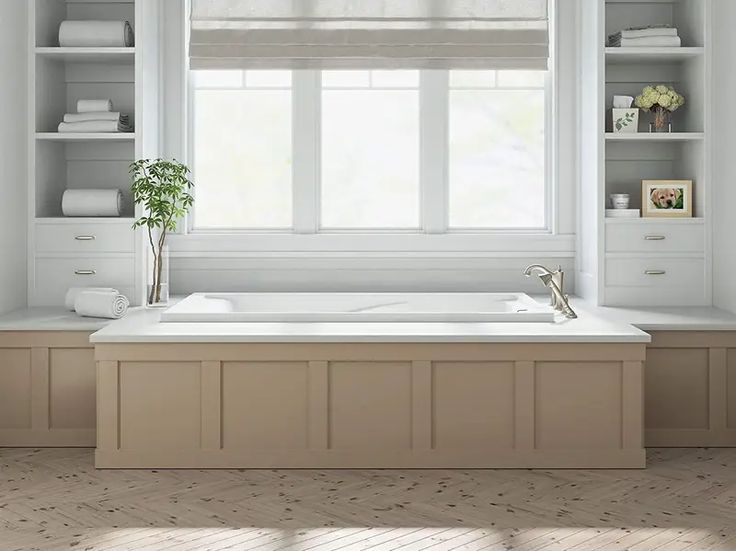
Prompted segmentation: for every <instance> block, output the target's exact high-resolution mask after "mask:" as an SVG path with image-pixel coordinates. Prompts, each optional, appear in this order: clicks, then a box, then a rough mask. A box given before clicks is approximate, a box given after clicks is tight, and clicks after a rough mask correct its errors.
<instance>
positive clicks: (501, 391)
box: [433, 362, 514, 450]
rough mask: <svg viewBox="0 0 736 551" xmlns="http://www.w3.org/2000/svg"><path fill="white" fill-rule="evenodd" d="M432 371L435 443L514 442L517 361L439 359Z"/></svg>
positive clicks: (478, 445) (459, 446)
mask: <svg viewBox="0 0 736 551" xmlns="http://www.w3.org/2000/svg"><path fill="white" fill-rule="evenodd" d="M433 375H434V379H433V384H434V392H433V395H434V409H433V420H434V437H433V440H434V446H433V447H434V448H436V449H440V450H442V449H468V448H478V449H480V448H498V449H510V448H513V446H514V364H513V362H436V363H435V364H434V365H433Z"/></svg>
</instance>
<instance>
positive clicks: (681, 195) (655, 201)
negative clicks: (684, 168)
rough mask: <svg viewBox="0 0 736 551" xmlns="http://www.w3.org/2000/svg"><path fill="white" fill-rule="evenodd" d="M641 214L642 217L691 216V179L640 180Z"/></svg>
mask: <svg viewBox="0 0 736 551" xmlns="http://www.w3.org/2000/svg"><path fill="white" fill-rule="evenodd" d="M641 206H642V209H641V215H642V217H644V218H647V217H649V218H691V217H692V215H693V181H692V180H642V182H641Z"/></svg>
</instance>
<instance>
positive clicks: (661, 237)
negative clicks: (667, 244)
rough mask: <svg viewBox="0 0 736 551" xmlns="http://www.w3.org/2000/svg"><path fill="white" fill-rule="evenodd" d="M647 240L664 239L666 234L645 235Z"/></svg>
mask: <svg viewBox="0 0 736 551" xmlns="http://www.w3.org/2000/svg"><path fill="white" fill-rule="evenodd" d="M644 239H645V240H646V241H664V240H665V239H666V237H665V236H664V235H645V236H644Z"/></svg>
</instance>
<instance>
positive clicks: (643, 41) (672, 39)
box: [611, 36, 682, 48]
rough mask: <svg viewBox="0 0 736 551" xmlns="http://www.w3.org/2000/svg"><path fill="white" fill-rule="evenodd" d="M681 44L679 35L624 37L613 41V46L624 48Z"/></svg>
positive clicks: (672, 46) (678, 45) (675, 45)
mask: <svg viewBox="0 0 736 551" xmlns="http://www.w3.org/2000/svg"><path fill="white" fill-rule="evenodd" d="M681 44H682V42H681V40H680V37H679V36H647V37H644V38H622V39H621V40H620V41H613V42H611V46H620V47H622V48H630V47H642V46H661V47H671V48H679V47H680V46H681Z"/></svg>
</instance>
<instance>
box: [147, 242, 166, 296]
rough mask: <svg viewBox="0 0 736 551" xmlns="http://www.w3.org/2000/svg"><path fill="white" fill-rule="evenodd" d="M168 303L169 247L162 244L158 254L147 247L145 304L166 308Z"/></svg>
mask: <svg viewBox="0 0 736 551" xmlns="http://www.w3.org/2000/svg"><path fill="white" fill-rule="evenodd" d="M168 305H169V247H168V245H164V247H163V249H162V250H161V253H160V254H154V252H153V250H152V249H150V248H149V249H148V275H147V280H146V306H148V307H149V308H166V307H168Z"/></svg>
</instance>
